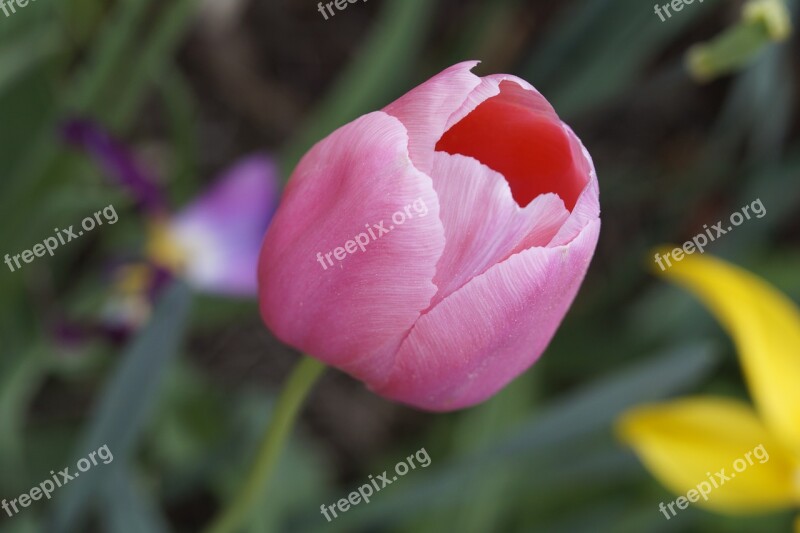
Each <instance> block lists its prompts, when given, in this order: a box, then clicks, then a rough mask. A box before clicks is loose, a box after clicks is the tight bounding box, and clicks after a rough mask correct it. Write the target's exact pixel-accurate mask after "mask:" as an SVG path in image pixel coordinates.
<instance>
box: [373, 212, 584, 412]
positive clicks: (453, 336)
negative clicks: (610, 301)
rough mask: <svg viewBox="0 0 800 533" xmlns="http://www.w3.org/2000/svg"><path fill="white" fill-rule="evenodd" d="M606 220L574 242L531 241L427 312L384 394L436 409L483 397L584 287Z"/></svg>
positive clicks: (539, 344)
mask: <svg viewBox="0 0 800 533" xmlns="http://www.w3.org/2000/svg"><path fill="white" fill-rule="evenodd" d="M599 230H600V221H599V220H595V221H592V222H590V223H589V224H588V225H587V226H586V227H585V228H584V229H583V231H582V232H581V233H580V235H579V236H578V237H577V238H576V239H575V240H573V241H572V242H571V243H570V244H568V245H565V246H559V247H556V248H531V249H530V250H526V251H524V252H521V253H519V254H516V255H513V256H511V257H510V258H509V259H508V260H506V261H504V262H503V263H500V264H498V265H495V266H494V267H492V268H491V269H489V270H488V271H487V272H486V273H485V274H483V275H482V276H479V277H477V278H475V279H473V280H472V281H470V282H469V283H468V284H467V285H465V286H464V287H462V288H461V289H460V290H458V291H456V292H455V293H453V294H452V295H450V296H449V297H448V298H446V299H445V300H444V301H443V302H442V303H441V304H439V305H438V306H436V307H435V308H434V309H432V310H431V311H430V312H429V313H427V314H426V315H424V316H422V317H421V318H420V320H419V321H418V322H417V324H416V325H415V326H414V329H413V330H412V331H411V333H410V334H409V336H408V338H407V339H406V341H405V342H404V343H403V345H402V346H401V348H400V350H399V351H398V353H397V356H396V362H395V365H394V367H393V370H392V372H391V374H390V376H389V377H388V379H386V380H385V381H374V382H372V383H371V384H370V385H371V388H372V389H373V390H374V391H375V392H376V393H377V394H380V395H382V396H385V397H388V398H390V399H393V400H396V401H400V402H403V403H407V404H409V405H412V406H416V407H418V408H421V409H426V410H431V411H449V410H453V409H459V408H463V407H467V406H470V405H474V404H476V403H479V402H481V401H483V400H485V399H486V398H488V397H489V396H491V395H493V394H494V393H496V392H497V391H498V390H500V389H501V388H502V387H504V386H505V385H506V384H508V383H509V382H510V381H511V380H512V379H513V378H514V377H516V376H517V375H519V374H520V373H521V372H523V371H524V370H526V369H527V368H528V367H529V366H530V365H532V364H533V363H534V362H535V361H536V360H537V359H538V358H539V356H540V355H541V354H542V352H543V351H544V349H545V347H546V346H547V344H548V343H549V342H550V339H551V338H552V336H553V334H554V333H555V331H556V329H557V328H558V325H559V324H560V322H561V320H562V319H563V317H564V315H565V314H566V312H567V310H568V309H569V306H570V305H571V303H572V300H573V298H574V297H575V294H576V293H577V291H578V288H579V287H580V284H581V281H582V280H583V277H584V275H585V274H586V270H587V268H588V266H589V262H590V261H591V258H592V254H593V253H594V249H595V245H596V243H597V238H598V234H599Z"/></svg>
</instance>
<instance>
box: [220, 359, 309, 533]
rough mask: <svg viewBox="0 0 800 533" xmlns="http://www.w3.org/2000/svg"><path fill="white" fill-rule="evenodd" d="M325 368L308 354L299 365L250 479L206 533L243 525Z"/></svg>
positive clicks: (230, 531)
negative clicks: (304, 402) (298, 415)
mask: <svg viewBox="0 0 800 533" xmlns="http://www.w3.org/2000/svg"><path fill="white" fill-rule="evenodd" d="M323 370H325V365H323V364H322V363H320V362H319V361H317V360H316V359H311V358H310V357H304V358H303V359H302V360H301V361H300V363H299V364H298V365H297V366H296V367H295V369H294V371H293V372H292V375H291V376H290V377H289V381H288V382H287V383H286V387H285V388H284V389H283V392H281V395H280V397H279V398H278V403H277V405H276V406H275V410H274V411H273V417H272V420H271V423H270V425H269V427H268V428H267V431H266V433H265V434H264V438H263V440H262V441H261V445H260V446H259V450H258V455H257V456H256V460H255V463H254V464H253V467H252V468H251V469H250V473H249V475H248V477H247V480H246V481H245V482H244V484H243V485H242V486H241V488H240V489H239V491H238V493H237V494H236V496H235V497H234V499H233V500H232V501H231V503H230V504H229V505H228V507H227V508H226V509H225V511H224V512H223V513H222V514H221V515H220V516H219V517H218V518H217V519H216V520H215V521H214V523H213V524H212V525H211V526H210V527H209V528H208V529H207V530H206V533H233V532H234V531H237V530H238V529H239V528H241V527H242V524H243V523H244V522H245V521H246V520H247V517H248V515H249V514H250V510H251V509H252V508H253V505H255V504H256V503H257V502H258V501H259V500H260V499H262V497H263V496H264V491H265V490H266V485H267V481H268V480H269V477H270V474H271V472H272V468H273V467H274V466H275V463H276V460H277V459H278V456H279V455H280V452H281V449H282V448H283V443H284V441H285V440H286V437H287V436H288V435H289V433H290V431H291V429H292V426H293V425H294V421H295V419H296V418H297V413H298V412H299V411H300V407H301V406H302V404H303V400H305V398H306V396H307V395H308V392H309V391H310V390H311V387H312V386H313V385H314V383H315V382H316V381H317V379H318V378H319V376H320V375H322V372H323Z"/></svg>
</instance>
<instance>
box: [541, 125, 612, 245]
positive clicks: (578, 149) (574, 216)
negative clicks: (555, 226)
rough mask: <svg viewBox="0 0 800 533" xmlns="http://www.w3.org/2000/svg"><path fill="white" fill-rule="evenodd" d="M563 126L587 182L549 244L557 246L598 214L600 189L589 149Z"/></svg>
mask: <svg viewBox="0 0 800 533" xmlns="http://www.w3.org/2000/svg"><path fill="white" fill-rule="evenodd" d="M563 127H564V130H565V131H566V132H567V134H568V135H569V138H570V145H571V147H572V152H573V159H574V161H576V162H577V164H579V165H580V166H581V169H582V172H583V173H585V175H586V176H588V182H587V183H586V186H585V187H584V189H583V191H582V192H581V194H580V196H578V201H577V202H576V203H575V207H573V208H572V213H571V214H570V216H569V218H568V219H567V221H566V223H565V224H564V225H563V226H562V227H561V229H560V230H559V232H558V234H557V235H556V236H555V237H554V238H553V240H552V241H551V242H550V244H549V246H559V245H562V244H566V243H568V242H570V241H571V240H572V239H574V238H575V237H576V236H577V235H578V234H579V233H580V232H581V231H582V230H583V228H584V226H586V224H588V223H589V222H590V221H592V220H595V219H597V218H598V217H599V216H600V190H599V188H598V184H597V172H595V169H594V163H593V162H592V156H591V155H589V151H588V150H587V149H586V147H584V146H583V143H581V141H580V139H578V137H577V135H575V133H573V131H572V129H570V127H569V126H567V125H566V124H564V125H563ZM579 154H581V156H579Z"/></svg>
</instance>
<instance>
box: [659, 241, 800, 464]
mask: <svg viewBox="0 0 800 533" xmlns="http://www.w3.org/2000/svg"><path fill="white" fill-rule="evenodd" d="M662 253H665V252H664V251H662ZM662 275H664V276H666V277H667V278H668V279H670V280H672V281H674V282H676V283H678V284H679V285H682V286H684V287H685V288H687V289H689V290H690V291H691V292H692V293H694V294H695V295H696V296H697V297H699V298H700V299H701V300H702V301H703V302H704V303H705V304H706V305H707V306H708V307H709V309H711V311H712V312H713V313H714V314H715V316H716V317H717V319H718V320H719V321H720V322H721V323H722V325H723V326H724V327H725V329H726V330H727V331H728V333H729V334H730V335H731V337H733V340H734V342H735V343H736V348H737V351H738V353H739V357H740V359H741V362H742V367H743V369H744V374H745V377H746V378H747V383H748V385H749V388H750V392H751V394H752V396H753V399H754V401H755V404H756V407H757V408H758V410H759V412H760V413H761V416H762V417H763V418H764V421H765V422H766V424H767V425H768V426H769V427H770V429H771V430H772V432H773V433H774V434H775V435H777V436H778V437H780V438H781V439H782V441H783V442H784V444H785V445H786V446H787V447H788V448H789V449H791V450H794V452H795V453H796V454H798V456H800V311H799V310H798V308H797V306H795V304H794V303H793V302H792V301H791V300H789V299H788V298H787V297H786V296H784V295H783V294H781V293H780V292H779V291H777V290H776V289H775V288H774V287H772V286H771V285H769V284H768V283H766V282H765V281H763V280H762V279H760V278H758V277H757V276H755V275H753V274H751V273H749V272H747V271H745V270H743V269H741V268H738V267H736V266H734V265H731V264H729V263H726V262H724V261H721V260H719V259H715V258H712V257H708V256H700V255H696V254H695V255H687V256H685V257H684V258H683V260H682V261H680V262H675V261H673V262H672V267H670V268H667V269H666V270H665V271H664V272H663V273H662Z"/></svg>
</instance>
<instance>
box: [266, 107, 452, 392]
mask: <svg viewBox="0 0 800 533" xmlns="http://www.w3.org/2000/svg"><path fill="white" fill-rule="evenodd" d="M408 142H409V141H408V135H407V133H406V129H405V127H404V126H403V124H402V123H401V122H400V121H399V120H398V119H396V118H394V117H392V116H390V115H387V114H386V113H383V112H375V113H370V114H368V115H365V116H363V117H361V118H359V119H357V120H355V121H354V122H351V123H350V124H347V125H345V126H343V127H342V128H340V129H339V130H337V131H336V132H334V133H333V134H331V135H330V136H328V137H327V138H326V139H324V140H322V141H321V142H320V143H318V144H317V145H316V146H315V147H314V148H312V150H311V151H310V152H309V153H308V154H306V156H305V157H304V158H303V160H302V161H301V162H300V164H299V165H298V167H297V168H296V170H295V171H294V174H293V175H292V178H291V180H290V182H289V184H288V185H287V187H286V190H285V192H284V198H283V199H282V201H281V205H280V207H279V208H278V212H277V213H276V215H275V218H274V220H273V223H272V225H271V226H270V229H269V231H268V232H267V236H266V238H265V241H264V247H263V252H262V255H261V260H260V265H259V279H260V280H261V287H260V294H261V298H260V300H261V312H262V316H263V317H264V321H265V322H266V324H267V325H268V326H269V327H270V329H271V330H272V331H273V332H274V333H275V334H276V335H277V336H278V337H279V338H280V339H281V340H282V341H284V342H286V343H287V344H290V345H292V346H294V347H296V348H298V349H301V350H304V351H306V352H307V353H309V354H311V355H313V356H314V357H316V358H318V359H321V360H322V361H325V362H327V363H329V364H332V365H334V366H337V367H339V368H342V369H343V370H345V371H347V372H349V373H351V374H353V375H355V376H356V377H359V378H360V379H364V380H366V379H370V377H371V376H375V375H381V374H382V373H385V372H386V370H387V369H386V366H387V365H389V364H391V361H392V355H393V354H394V352H395V351H396V349H397V346H399V343H400V341H401V340H402V338H403V337H404V335H405V334H406V332H407V331H408V329H409V328H411V326H412V325H413V324H414V322H415V321H416V320H417V318H418V317H419V314H420V312H422V311H423V310H424V309H426V308H427V307H428V305H429V303H430V301H431V298H432V297H433V296H434V294H435V293H436V286H435V285H434V284H433V282H432V280H433V276H434V274H435V272H436V263H437V261H438V260H439V257H440V256H441V254H442V250H443V249H444V229H443V227H442V223H441V221H440V220H439V202H438V199H437V197H436V193H435V191H434V189H433V184H432V182H431V179H430V177H428V176H427V175H425V174H423V173H422V172H420V171H419V170H417V169H416V168H415V166H414V165H413V164H412V162H411V160H410V158H409V155H408ZM412 204H414V207H413V208H411V207H410V206H411V205H412ZM422 206H425V210H424V213H423V210H422V209H421V207H422ZM417 207H420V209H419V210H418V209H416V208H417ZM403 212H406V213H409V214H410V216H409V217H405V218H408V219H407V220H405V221H404V222H403V223H402V224H400V223H399V222H398V221H395V220H393V217H395V215H396V214H397V213H403ZM398 220H399V217H398ZM381 225H382V227H383V228H384V229H385V230H387V231H388V233H384V232H381V230H379V229H378V227H379V226H381ZM392 228H393V229H392ZM373 236H374V238H373ZM357 238H360V239H361V240H362V241H363V242H365V244H364V246H363V247H361V246H358V247H356V246H355V245H348V244H347V243H348V242H353V243H355V242H356V241H355V239H357ZM345 247H349V248H350V249H351V250H353V251H352V252H348V251H347V249H346V248H345ZM337 249H339V250H340V252H338V254H339V256H340V257H341V258H342V259H339V258H337V257H336V253H337V252H336V250H337ZM290 304H291V305H290ZM334 309H335V312H331V310H334Z"/></svg>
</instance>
